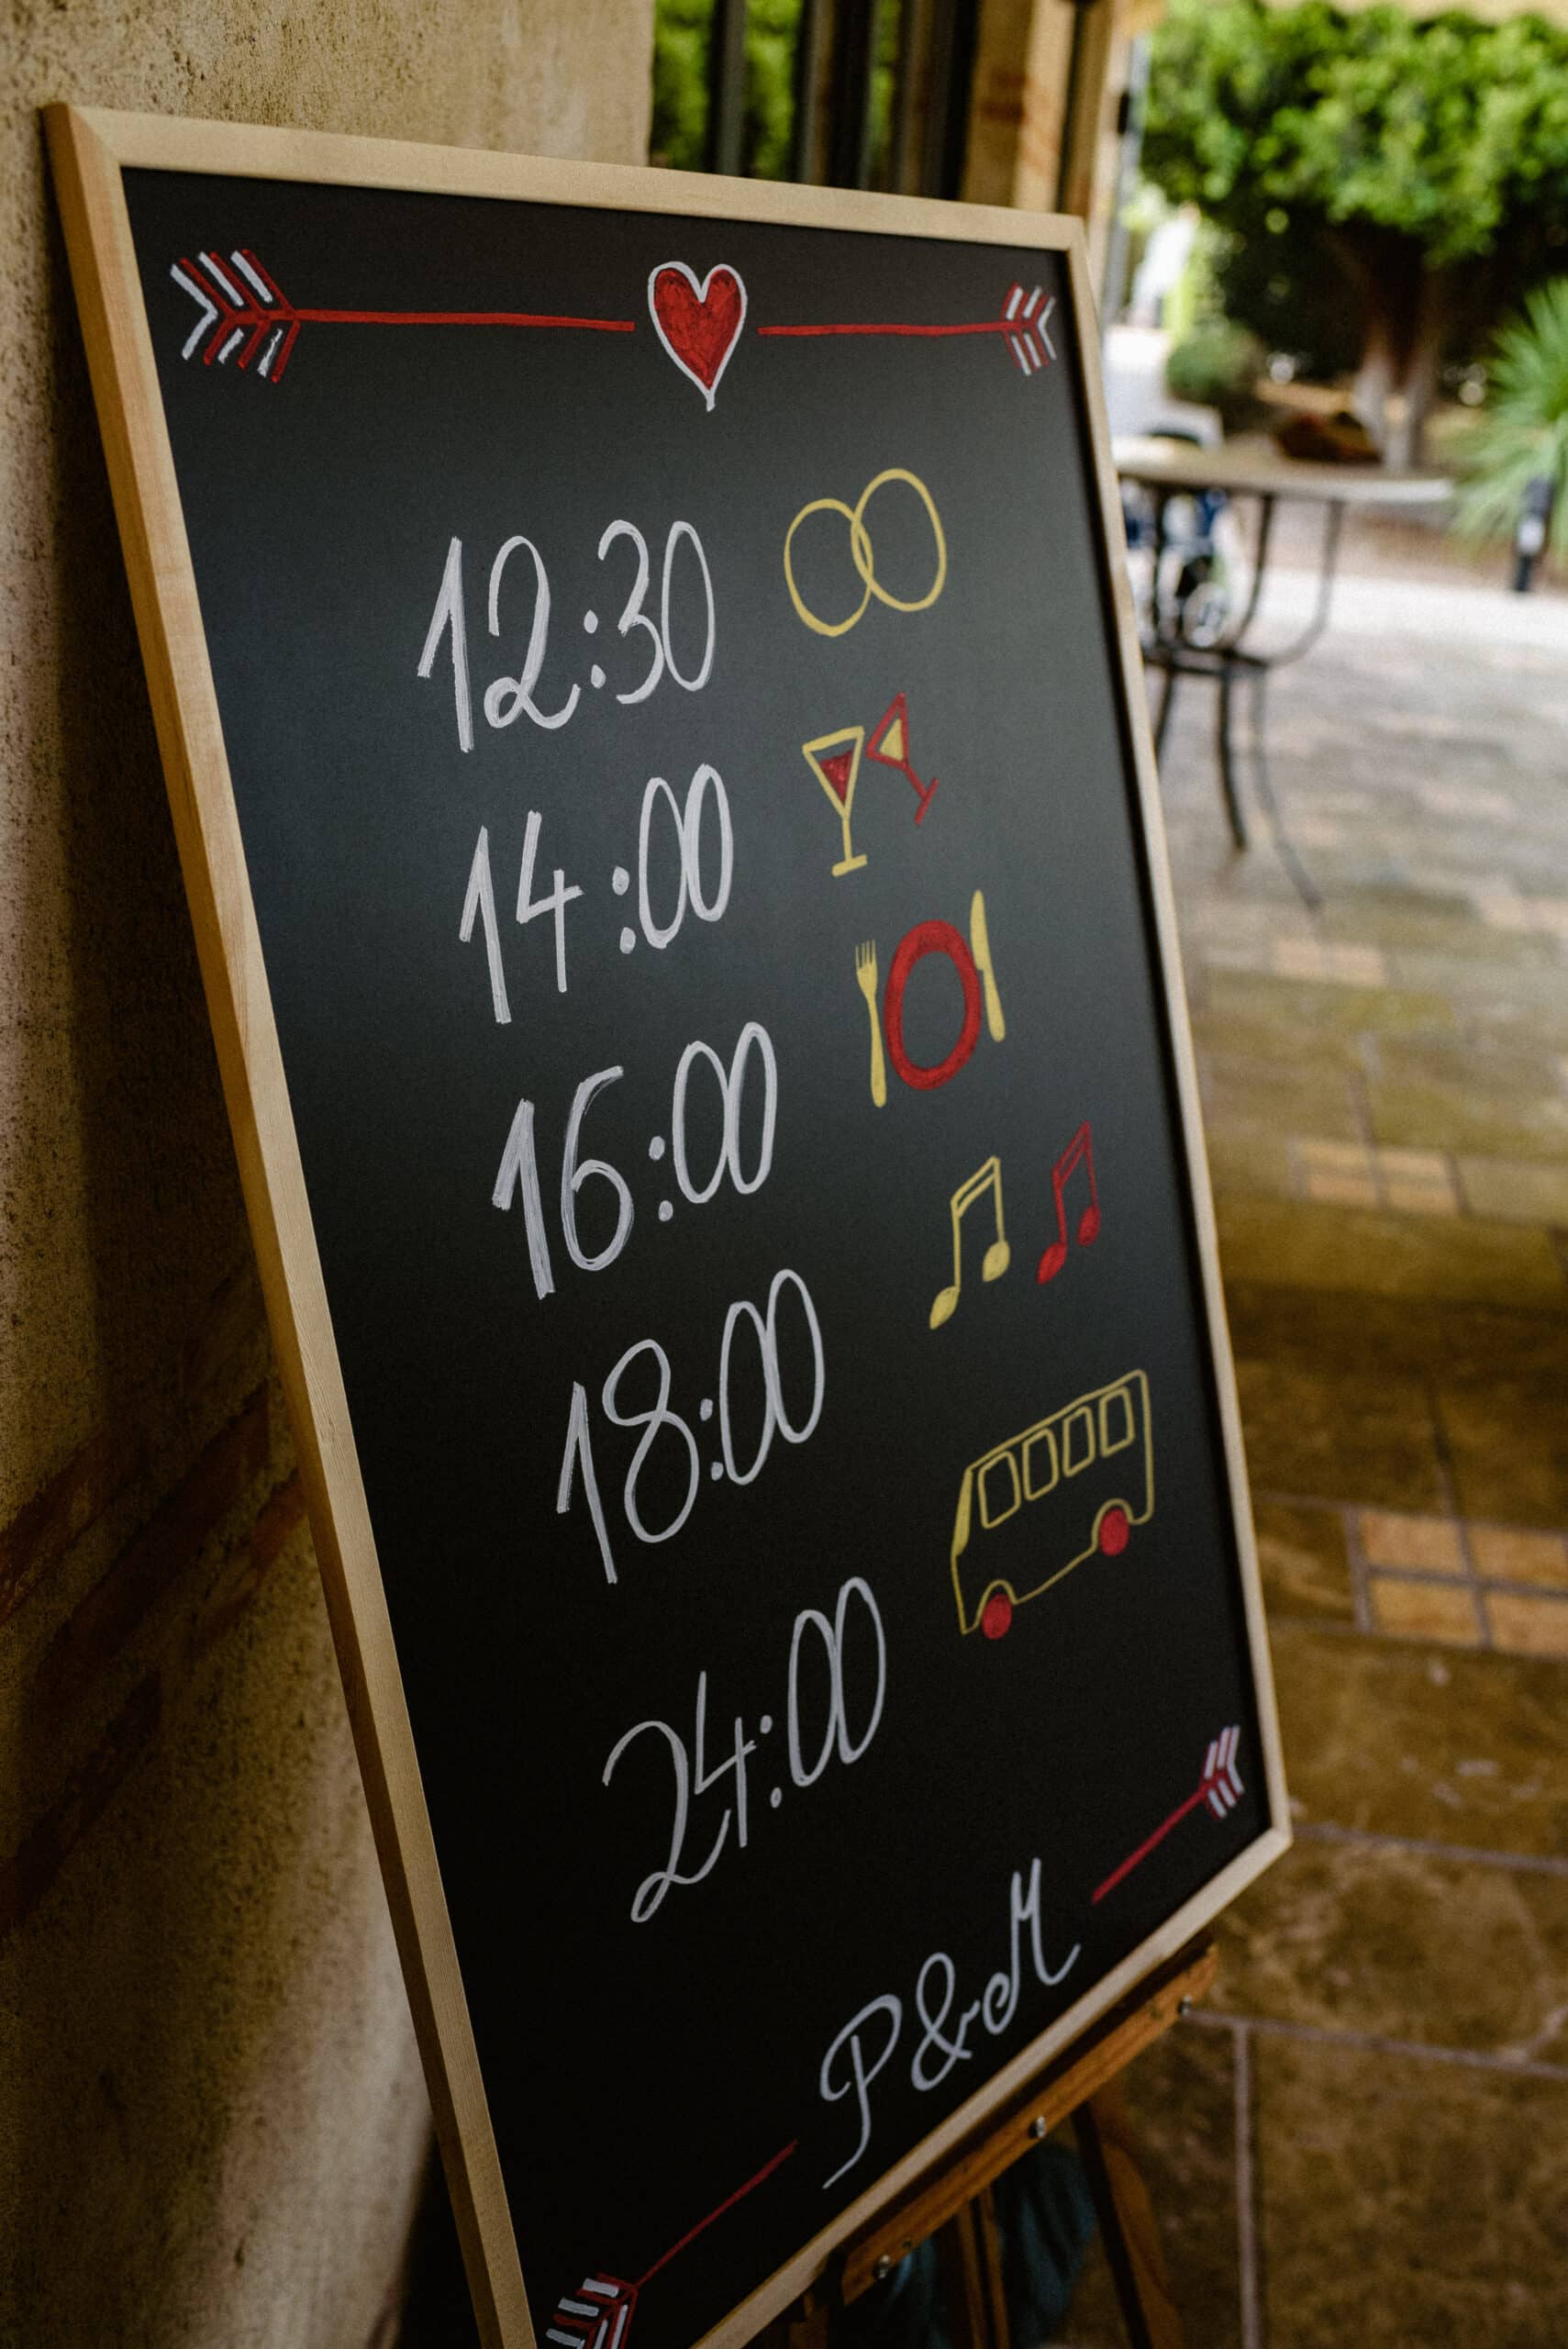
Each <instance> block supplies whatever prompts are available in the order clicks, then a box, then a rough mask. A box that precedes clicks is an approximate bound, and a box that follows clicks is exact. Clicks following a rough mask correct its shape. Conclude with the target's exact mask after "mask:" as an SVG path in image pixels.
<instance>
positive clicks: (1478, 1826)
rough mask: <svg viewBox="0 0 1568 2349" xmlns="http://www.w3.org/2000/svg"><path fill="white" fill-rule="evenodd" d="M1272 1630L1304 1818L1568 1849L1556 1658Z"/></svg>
mask: <svg viewBox="0 0 1568 2349" xmlns="http://www.w3.org/2000/svg"><path fill="white" fill-rule="evenodd" d="M1271 1644H1272V1646H1273V1659H1274V1673H1275V1678H1276V1682H1277V1686H1278V1691H1279V1708H1280V1720H1281V1728H1282V1733H1283V1736H1284V1765H1285V1776H1286V1779H1287V1781H1288V1783H1289V1786H1290V1791H1291V1795H1292V1798H1294V1800H1295V1801H1296V1802H1297V1803H1299V1804H1300V1805H1301V1816H1302V1817H1303V1818H1305V1819H1308V1820H1328V1821H1329V1822H1331V1823H1332V1824H1334V1825H1336V1826H1340V1827H1353V1828H1360V1829H1362V1830H1363V1831H1366V1832H1368V1833H1370V1834H1379V1835H1402V1836H1415V1837H1418V1838H1419V1839H1421V1840H1423V1841H1429V1842H1438V1843H1449V1844H1454V1843H1457V1844H1464V1845H1467V1846H1469V1847H1472V1848H1474V1849H1479V1850H1484V1851H1485V1850H1490V1851H1498V1852H1518V1853H1526V1854H1549V1855H1550V1856H1551V1857H1553V1858H1568V1737H1565V1736H1564V1735H1563V1729H1562V1724H1563V1720H1564V1718H1565V1716H1568V1674H1565V1673H1564V1671H1563V1667H1562V1664H1559V1663H1556V1662H1554V1661H1552V1660H1551V1659H1549V1658H1546V1657H1540V1656H1522V1655H1499V1654H1496V1653H1488V1652H1486V1651H1472V1650H1468V1649H1464V1648H1452V1649H1444V1650H1443V1651H1442V1652H1441V1653H1438V1652H1437V1651H1435V1650H1433V1649H1430V1648H1422V1647H1418V1646H1417V1645H1416V1644H1415V1643H1414V1642H1408V1641H1405V1640H1389V1639H1368V1638H1364V1637H1357V1636H1355V1635H1354V1634H1351V1633H1346V1632H1342V1631H1331V1630H1329V1628H1328V1627H1327V1626H1319V1625H1317V1624H1311V1623H1293V1622H1284V1621H1281V1622H1276V1623H1275V1624H1274V1625H1273V1630H1272V1632H1271ZM1478 1764H1479V1765H1482V1766H1480V1767H1477V1766H1476V1765H1478Z"/></svg>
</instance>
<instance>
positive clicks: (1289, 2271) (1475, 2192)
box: [1253, 2037, 1568, 2349]
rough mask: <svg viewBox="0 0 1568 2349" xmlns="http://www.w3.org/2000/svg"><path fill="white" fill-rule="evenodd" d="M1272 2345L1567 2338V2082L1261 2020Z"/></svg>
mask: <svg viewBox="0 0 1568 2349" xmlns="http://www.w3.org/2000/svg"><path fill="white" fill-rule="evenodd" d="M1253 2063H1254V2071H1255V2078H1256V2086H1257V2116H1258V2119H1257V2125H1258V2132H1259V2137H1260V2141H1261V2158H1260V2165H1259V2186H1260V2200H1261V2206H1262V2208H1261V2233H1262V2246H1261V2248H1262V2274H1263V2277H1264V2290H1265V2295H1266V2299H1265V2315H1266V2322H1267V2340H1268V2344H1269V2349H1351V2344H1353V2349H1481V2344H1483V2343H1485V2349H1549V2344H1551V2343H1557V2342H1562V2341H1568V2082H1558V2081H1544V2080H1535V2079H1518V2078H1510V2077H1509V2076H1507V2074H1505V2073H1501V2072H1480V2071H1472V2070H1467V2069H1460V2068H1456V2067H1453V2066H1451V2065H1438V2064H1434V2063H1431V2062H1429V2061H1424V2060H1423V2059H1421V2058H1420V2057H1418V2056H1403V2055H1373V2054H1369V2053H1367V2052H1366V2051H1365V2050H1363V2049H1362V2048H1358V2047H1343V2046H1336V2045H1333V2044H1331V2043H1330V2044H1324V2043H1303V2042H1296V2041H1290V2040H1285V2039H1279V2038H1272V2037H1268V2038H1260V2039H1259V2040H1258V2042H1257V2043H1256V2045H1255V2048H1254V2054H1253Z"/></svg>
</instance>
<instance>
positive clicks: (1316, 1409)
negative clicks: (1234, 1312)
mask: <svg viewBox="0 0 1568 2349" xmlns="http://www.w3.org/2000/svg"><path fill="white" fill-rule="evenodd" d="M1236 1375H1237V1384H1238V1386H1239V1389H1240V1398H1241V1425H1242V1431H1243V1432H1244V1434H1245V1437H1246V1442H1247V1459H1248V1464H1249V1469H1250V1472H1251V1477H1252V1480H1253V1482H1254V1483H1255V1484H1256V1485H1257V1486H1258V1488H1259V1489H1260V1491H1262V1492H1275V1493H1294V1494H1299V1495H1310V1496H1314V1497H1316V1496H1318V1495H1320V1496H1321V1497H1323V1498H1324V1499H1326V1500H1327V1499H1334V1500H1340V1499H1344V1500H1354V1501H1368V1502H1373V1503H1381V1504H1382V1505H1383V1506H1384V1507H1385V1508H1401V1509H1409V1510H1416V1511H1421V1512H1426V1513H1430V1512H1434V1511H1437V1510H1439V1509H1440V1508H1441V1507H1442V1504H1443V1499H1444V1493H1443V1484H1442V1475H1441V1468H1440V1462H1439V1458H1438V1453H1437V1446H1436V1437H1435V1431H1434V1427H1433V1422H1432V1416H1431V1411H1430V1409H1429V1405H1428V1401H1427V1396H1426V1390H1425V1388H1424V1387H1423V1386H1421V1385H1420V1384H1419V1382H1418V1381H1416V1380H1409V1379H1407V1380H1392V1379H1370V1378H1357V1377H1355V1376H1353V1375H1351V1376H1346V1375H1339V1374H1336V1373H1327V1374H1325V1373H1320V1372H1315V1371H1310V1370H1304V1369H1300V1368H1297V1367H1296V1366H1294V1365H1290V1364H1273V1363H1270V1362H1251V1361H1246V1362H1239V1363H1238V1364H1237V1365H1236Z"/></svg>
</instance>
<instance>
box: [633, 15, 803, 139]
mask: <svg viewBox="0 0 1568 2349" xmlns="http://www.w3.org/2000/svg"><path fill="white" fill-rule="evenodd" d="M799 20H800V0H751V6H750V8H749V9H748V10H747V16H746V119H745V127H744V128H743V130H742V133H741V168H742V170H743V171H744V172H746V173H747V174H748V175H749V176H750V177H751V178H754V179H764V180H776V179H783V178H784V176H785V174H786V173H788V170H789V148H790V134H791V131H792V130H793V128H794V126H795V31H796V28H797V26H798V24H799ZM712 25H713V0H659V5H658V8H657V10H656V12H655V17H654V25H653V129H652V135H651V139H650V141H649V149H650V152H651V156H652V159H653V161H655V162H656V163H667V164H670V165H672V166H673V167H674V168H675V169H676V170H678V171H688V172H698V171H701V170H702V168H703V163H704V160H705V153H706V139H707V69H708V44H709V41H710V39H711V38H712Z"/></svg>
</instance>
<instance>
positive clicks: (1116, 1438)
mask: <svg viewBox="0 0 1568 2349" xmlns="http://www.w3.org/2000/svg"><path fill="white" fill-rule="evenodd" d="M1137 1433H1138V1430H1137V1427H1136V1426H1135V1424H1134V1422H1133V1417H1132V1397H1131V1396H1130V1395H1129V1393H1128V1391H1127V1389H1126V1387H1125V1386H1113V1387H1112V1389H1111V1391H1110V1393H1109V1394H1108V1395H1106V1396H1104V1397H1102V1398H1101V1402H1100V1457H1101V1458H1102V1459H1104V1458H1105V1456H1106V1453H1111V1452H1125V1451H1126V1450H1127V1447H1128V1445H1129V1443H1130V1442H1132V1440H1133V1438H1134V1436H1135V1435H1136V1434H1137Z"/></svg>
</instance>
